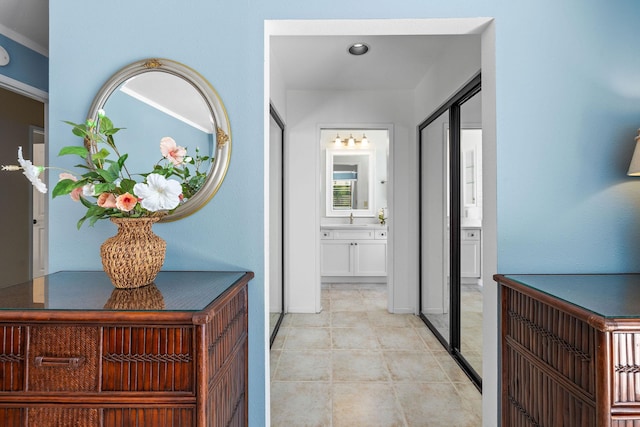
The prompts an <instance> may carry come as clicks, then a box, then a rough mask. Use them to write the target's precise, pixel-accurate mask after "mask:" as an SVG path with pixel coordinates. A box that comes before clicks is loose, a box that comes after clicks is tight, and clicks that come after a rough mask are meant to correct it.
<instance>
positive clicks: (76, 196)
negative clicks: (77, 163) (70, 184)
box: [58, 172, 82, 202]
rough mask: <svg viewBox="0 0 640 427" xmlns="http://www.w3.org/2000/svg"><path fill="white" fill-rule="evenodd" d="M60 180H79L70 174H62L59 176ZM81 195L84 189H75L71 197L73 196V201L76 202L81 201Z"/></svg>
mask: <svg viewBox="0 0 640 427" xmlns="http://www.w3.org/2000/svg"><path fill="white" fill-rule="evenodd" d="M58 178H59V179H60V181H62V180H63V179H70V180H71V181H74V182H75V181H77V180H78V178H76V177H75V176H73V175H72V174H70V173H68V172H62V173H61V174H60V175H58ZM81 194H82V187H78V188H74V189H73V190H71V193H69V195H70V196H71V200H73V201H74V202H78V201H80V195H81Z"/></svg>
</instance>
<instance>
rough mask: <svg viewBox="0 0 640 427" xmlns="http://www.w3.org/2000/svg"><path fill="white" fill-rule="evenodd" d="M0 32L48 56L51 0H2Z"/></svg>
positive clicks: (0, 3) (0, 0) (0, 1)
mask: <svg viewBox="0 0 640 427" xmlns="http://www.w3.org/2000/svg"><path fill="white" fill-rule="evenodd" d="M0 33H2V34H4V35H5V36H7V37H9V38H11V39H13V40H16V41H17V42H19V43H21V44H23V45H25V46H27V47H29V48H31V49H33V50H35V51H36V52H39V53H41V54H43V55H46V56H48V52H49V0H0Z"/></svg>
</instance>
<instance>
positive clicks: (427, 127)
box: [418, 74, 482, 389]
mask: <svg viewBox="0 0 640 427" xmlns="http://www.w3.org/2000/svg"><path fill="white" fill-rule="evenodd" d="M480 84H481V79H480V75H479V74H478V76H476V77H475V78H474V79H472V80H471V81H470V82H469V83H468V84H466V85H465V86H464V87H463V88H462V89H461V90H460V91H459V92H458V93H456V94H454V95H453V96H452V97H451V98H450V99H449V100H448V101H447V102H446V103H445V104H443V105H442V106H441V107H440V108H439V109H438V110H436V111H435V112H434V113H433V114H431V116H429V117H428V118H427V119H426V120H425V121H423V122H422V123H421V124H420V125H419V128H418V129H419V162H420V166H419V177H420V178H419V187H420V203H419V207H420V216H419V218H420V226H419V229H420V272H419V277H420V287H419V289H420V317H421V318H422V319H423V320H424V322H425V323H426V324H427V326H428V327H429V328H430V329H431V330H432V331H433V332H434V334H435V335H436V336H437V337H438V339H439V340H440V342H441V343H442V345H443V346H444V347H445V348H446V349H447V350H448V351H449V353H450V354H451V355H452V357H453V358H454V359H455V360H456V361H457V362H458V364H459V365H460V366H461V367H462V369H463V370H464V371H465V372H466V373H467V375H469V377H470V378H471V379H472V381H473V382H474V383H475V384H476V386H477V387H478V388H479V389H480V388H481V385H482V379H481V372H482V371H481V368H482V293H481V286H482V282H481V271H480V268H481V265H482V263H481V257H482V241H481V239H482V169H481V168H482V128H481V122H482V119H481V95H480V89H481V85H480Z"/></svg>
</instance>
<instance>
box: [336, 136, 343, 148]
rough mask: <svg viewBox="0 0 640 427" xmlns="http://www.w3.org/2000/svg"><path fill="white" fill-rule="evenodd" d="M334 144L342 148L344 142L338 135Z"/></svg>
mask: <svg viewBox="0 0 640 427" xmlns="http://www.w3.org/2000/svg"><path fill="white" fill-rule="evenodd" d="M334 143H335V144H336V145H337V146H340V144H342V140H341V139H340V135H336V140H335V141H334Z"/></svg>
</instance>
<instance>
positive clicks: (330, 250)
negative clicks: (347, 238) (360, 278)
mask: <svg viewBox="0 0 640 427" xmlns="http://www.w3.org/2000/svg"><path fill="white" fill-rule="evenodd" d="M352 248H353V243H352V242H340V241H326V240H325V241H323V242H322V244H321V245H320V274H321V275H322V276H353V260H352V259H353V250H352Z"/></svg>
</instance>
